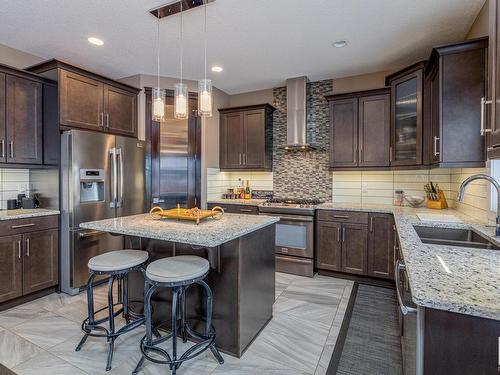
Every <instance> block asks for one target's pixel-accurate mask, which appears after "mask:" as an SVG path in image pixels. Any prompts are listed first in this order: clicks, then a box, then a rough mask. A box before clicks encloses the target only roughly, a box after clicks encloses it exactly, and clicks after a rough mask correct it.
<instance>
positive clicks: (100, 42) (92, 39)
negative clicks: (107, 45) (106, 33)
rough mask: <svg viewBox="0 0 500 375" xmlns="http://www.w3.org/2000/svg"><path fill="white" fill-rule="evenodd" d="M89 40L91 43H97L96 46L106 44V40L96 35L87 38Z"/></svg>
mask: <svg viewBox="0 0 500 375" xmlns="http://www.w3.org/2000/svg"><path fill="white" fill-rule="evenodd" d="M87 40H88V41H89V43H92V44H95V45H96V46H102V45H103V44H104V42H103V41H102V40H101V39H99V38H94V37H92V36H91V37H89V38H88V39H87Z"/></svg>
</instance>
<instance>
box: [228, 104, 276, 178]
mask: <svg viewBox="0 0 500 375" xmlns="http://www.w3.org/2000/svg"><path fill="white" fill-rule="evenodd" d="M274 110H275V108H274V107H273V106H271V105H270V104H262V105H254V106H249V107H235V108H223V109H219V112H220V145H219V158H220V159H219V167H220V169H222V170H255V171H268V170H272V144H273V130H272V126H273V124H272V122H273V121H272V114H273V112H274Z"/></svg>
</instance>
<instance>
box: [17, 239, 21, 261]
mask: <svg viewBox="0 0 500 375" xmlns="http://www.w3.org/2000/svg"><path fill="white" fill-rule="evenodd" d="M17 257H18V258H19V259H21V240H18V241H17Z"/></svg>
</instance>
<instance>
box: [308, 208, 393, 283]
mask: <svg viewBox="0 0 500 375" xmlns="http://www.w3.org/2000/svg"><path fill="white" fill-rule="evenodd" d="M393 224H394V221H393V217H392V215H390V214H383V213H367V212H358V211H352V212H351V211H338V210H318V212H317V214H316V268H318V269H319V270H320V271H321V270H325V271H336V272H343V273H349V274H355V275H361V276H370V277H376V278H383V279H389V280H393V279H394V239H395V232H394V226H393Z"/></svg>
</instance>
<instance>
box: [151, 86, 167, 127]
mask: <svg viewBox="0 0 500 375" xmlns="http://www.w3.org/2000/svg"><path fill="white" fill-rule="evenodd" d="M165 98H166V93H165V90H162V89H159V88H154V89H153V121H163V120H164V119H165Z"/></svg>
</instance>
